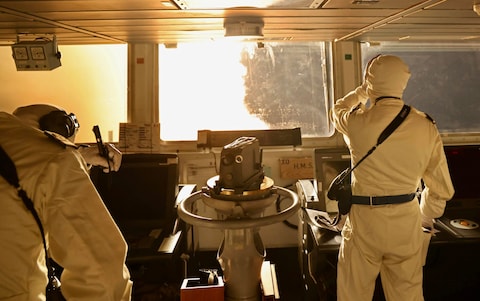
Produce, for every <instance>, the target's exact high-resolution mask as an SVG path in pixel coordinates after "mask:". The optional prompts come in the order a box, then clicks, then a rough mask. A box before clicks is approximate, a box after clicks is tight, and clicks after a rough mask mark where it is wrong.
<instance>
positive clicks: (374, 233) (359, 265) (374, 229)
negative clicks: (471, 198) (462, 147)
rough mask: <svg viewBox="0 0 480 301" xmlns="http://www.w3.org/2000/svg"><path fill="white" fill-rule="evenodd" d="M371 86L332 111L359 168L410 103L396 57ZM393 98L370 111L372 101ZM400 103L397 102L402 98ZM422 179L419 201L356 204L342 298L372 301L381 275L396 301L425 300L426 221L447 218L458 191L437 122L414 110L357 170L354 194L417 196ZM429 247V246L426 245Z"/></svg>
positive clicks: (345, 241)
mask: <svg viewBox="0 0 480 301" xmlns="http://www.w3.org/2000/svg"><path fill="white" fill-rule="evenodd" d="M367 71H368V72H367V75H366V82H365V83H364V85H362V86H360V87H358V88H357V89H355V90H354V91H352V92H350V93H348V94H347V95H346V96H345V97H343V98H342V99H339V100H338V101H337V102H336V104H335V105H334V108H333V110H332V112H331V113H332V114H331V117H332V120H333V122H334V125H335V128H336V129H337V130H338V131H339V132H340V133H342V134H343V135H344V139H345V142H346V143H347V146H348V147H349V149H350V153H351V155H352V164H356V162H358V161H359V160H360V159H361V158H362V157H363V156H364V155H365V154H366V153H367V151H368V150H369V149H370V148H372V147H373V146H374V145H375V144H376V142H377V139H378V136H379V135H380V133H381V132H382V131H383V130H384V129H385V128H386V127H387V125H388V124H389V123H390V122H391V121H392V120H393V119H394V118H395V116H396V115H397V114H398V112H400V110H401V109H402V106H403V105H404V102H403V100H402V99H401V97H402V94H403V90H404V89H405V87H406V84H407V81H408V78H409V76H410V73H409V71H408V67H407V66H406V65H404V63H403V62H402V61H401V60H400V59H399V58H396V57H392V56H381V57H377V58H376V59H374V61H373V62H372V64H371V65H369V68H367ZM380 96H391V97H389V98H385V99H381V100H379V101H378V102H375V101H372V102H373V105H372V106H371V107H369V108H367V107H366V106H365V105H364V104H365V103H366V101H367V99H368V98H370V99H371V100H372V99H373V100H375V99H377V98H378V97H380ZM397 98H398V99H397ZM421 179H423V181H424V184H425V189H424V190H423V192H422V196H421V201H420V204H419V202H418V200H417V199H416V198H414V199H413V201H410V202H406V203H400V204H388V205H376V206H370V205H359V204H353V205H352V207H351V210H350V213H349V214H348V217H347V220H346V222H345V226H344V228H343V230H342V242H341V245H340V250H339V255H338V270H337V271H338V274H337V298H338V299H337V300H338V301H363V300H365V301H367V300H368V301H371V300H372V297H373V292H374V288H375V279H376V278H377V276H378V274H379V273H380V275H381V279H382V285H383V289H384V293H385V296H386V299H387V300H389V301H392V300H395V301H420V300H423V291H422V278H423V271H422V268H423V261H424V260H425V258H424V256H425V254H426V249H425V248H427V247H428V242H429V238H430V234H425V233H424V232H423V231H422V217H423V220H424V221H431V220H432V219H433V218H437V217H440V216H441V215H442V214H443V212H444V209H445V205H446V201H448V200H449V199H451V198H452V196H453V193H454V189H453V185H452V182H451V179H450V174H449V171H448V166H447V162H446V158H445V154H444V149H443V144H442V141H441V138H440V135H439V133H438V130H437V128H436V126H435V124H434V123H433V122H432V120H430V119H429V118H427V116H426V115H425V114H424V113H422V112H420V111H418V110H416V109H414V108H412V110H411V112H410V114H409V116H408V117H407V118H406V120H405V121H404V122H403V123H402V124H401V125H400V127H398V128H397V129H396V130H395V131H394V132H393V134H392V135H391V136H390V137H388V138H387V139H386V140H385V141H384V142H383V143H382V144H380V146H379V147H378V148H377V149H376V150H375V151H374V152H373V153H372V154H371V155H370V156H369V157H367V158H366V159H365V161H363V162H362V163H361V165H359V166H358V168H356V169H355V170H354V171H353V174H352V193H353V195H358V196H393V195H402V194H410V193H414V192H415V191H416V190H417V187H419V183H420V181H421ZM425 242H426V243H425Z"/></svg>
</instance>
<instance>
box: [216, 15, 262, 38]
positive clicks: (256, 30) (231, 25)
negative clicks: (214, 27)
mask: <svg viewBox="0 0 480 301" xmlns="http://www.w3.org/2000/svg"><path fill="white" fill-rule="evenodd" d="M223 27H224V28H225V37H238V38H243V39H249V38H251V39H255V38H263V21H262V20H261V19H260V18H254V19H242V18H232V19H227V20H225V23H224V24H223Z"/></svg>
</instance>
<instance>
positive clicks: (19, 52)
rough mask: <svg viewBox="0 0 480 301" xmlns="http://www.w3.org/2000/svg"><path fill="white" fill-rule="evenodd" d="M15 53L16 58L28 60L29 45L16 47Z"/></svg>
mask: <svg viewBox="0 0 480 301" xmlns="http://www.w3.org/2000/svg"><path fill="white" fill-rule="evenodd" d="M13 55H14V56H15V59H16V60H28V53H27V47H14V48H13Z"/></svg>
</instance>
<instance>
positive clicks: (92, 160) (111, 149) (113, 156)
mask: <svg viewBox="0 0 480 301" xmlns="http://www.w3.org/2000/svg"><path fill="white" fill-rule="evenodd" d="M105 147H106V148H107V153H108V161H107V158H104V157H102V156H100V154H99V152H98V148H96V147H81V148H79V152H80V153H81V154H82V157H83V158H84V159H85V162H87V164H90V165H93V166H101V167H103V172H110V171H118V169H119V168H120V165H121V164H122V152H121V151H119V150H118V149H117V148H116V147H115V146H114V145H113V144H110V143H106V144H105Z"/></svg>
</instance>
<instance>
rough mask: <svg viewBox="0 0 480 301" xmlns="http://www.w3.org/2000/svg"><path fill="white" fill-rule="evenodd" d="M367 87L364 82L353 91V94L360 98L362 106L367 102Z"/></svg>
mask: <svg viewBox="0 0 480 301" xmlns="http://www.w3.org/2000/svg"><path fill="white" fill-rule="evenodd" d="M367 87H368V84H367V82H366V81H364V82H363V84H362V85H361V86H358V87H357V88H356V89H355V93H356V94H357V95H358V96H359V97H360V100H361V103H363V104H365V103H366V102H367V100H368V94H367Z"/></svg>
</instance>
